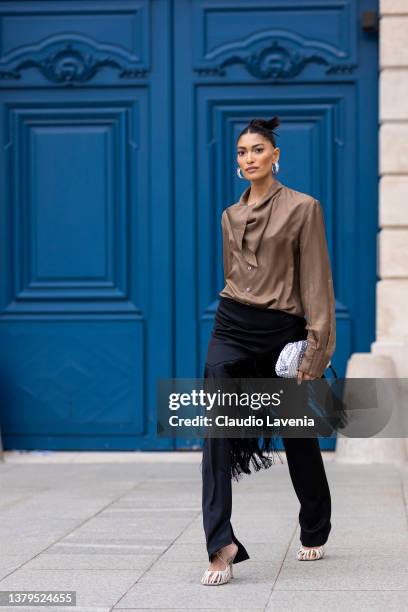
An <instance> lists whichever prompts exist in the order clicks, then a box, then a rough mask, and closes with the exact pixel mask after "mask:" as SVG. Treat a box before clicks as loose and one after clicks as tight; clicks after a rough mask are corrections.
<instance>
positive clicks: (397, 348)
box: [371, 340, 408, 378]
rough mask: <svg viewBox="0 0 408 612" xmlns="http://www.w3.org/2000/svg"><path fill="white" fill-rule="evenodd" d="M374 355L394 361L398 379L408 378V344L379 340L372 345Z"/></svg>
mask: <svg viewBox="0 0 408 612" xmlns="http://www.w3.org/2000/svg"><path fill="white" fill-rule="evenodd" d="M371 352H372V354H373V355H386V356H388V357H390V358H391V359H392V361H393V364H394V367H395V372H396V376H397V378H408V342H407V343H404V342H402V341H401V340H400V341H387V340H377V341H376V342H373V343H372V344H371Z"/></svg>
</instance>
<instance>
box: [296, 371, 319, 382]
mask: <svg viewBox="0 0 408 612" xmlns="http://www.w3.org/2000/svg"><path fill="white" fill-rule="evenodd" d="M315 378H316V376H313V375H312V374H308V373H307V372H300V371H299V370H298V371H297V384H298V385H300V383H301V382H302V380H314V379H315Z"/></svg>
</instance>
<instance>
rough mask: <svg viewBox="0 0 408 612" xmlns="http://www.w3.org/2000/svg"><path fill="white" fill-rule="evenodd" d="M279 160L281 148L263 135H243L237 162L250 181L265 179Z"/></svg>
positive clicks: (239, 143) (239, 144)
mask: <svg viewBox="0 0 408 612" xmlns="http://www.w3.org/2000/svg"><path fill="white" fill-rule="evenodd" d="M278 159H279V148H278V147H275V148H274V146H273V144H272V143H271V141H270V140H269V139H268V138H265V137H264V136H262V135H261V134H243V135H242V136H241V137H240V139H239V140H238V143H237V162H238V165H239V167H240V168H241V172H242V174H243V175H244V176H245V178H247V179H248V180H250V181H253V180H260V179H263V178H265V177H266V176H267V175H268V174H271V172H272V164H273V163H274V162H277V161H278Z"/></svg>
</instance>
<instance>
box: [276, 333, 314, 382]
mask: <svg viewBox="0 0 408 612" xmlns="http://www.w3.org/2000/svg"><path fill="white" fill-rule="evenodd" d="M306 347H307V340H298V341H297V342H289V343H288V344H286V345H285V346H284V347H283V349H282V350H281V352H280V353H279V357H278V360H277V362H276V365H275V372H276V374H277V375H278V376H281V377H282V378H296V377H297V370H298V367H299V364H300V362H301V360H302V357H303V355H304V354H305V351H306Z"/></svg>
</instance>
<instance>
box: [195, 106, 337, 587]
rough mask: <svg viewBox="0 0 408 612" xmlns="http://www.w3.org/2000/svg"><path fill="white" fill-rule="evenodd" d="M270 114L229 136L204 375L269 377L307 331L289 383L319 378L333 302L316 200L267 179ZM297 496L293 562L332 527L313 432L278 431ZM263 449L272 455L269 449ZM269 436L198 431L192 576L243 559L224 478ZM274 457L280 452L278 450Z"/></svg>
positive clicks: (254, 456)
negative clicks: (230, 158)
mask: <svg viewBox="0 0 408 612" xmlns="http://www.w3.org/2000/svg"><path fill="white" fill-rule="evenodd" d="M279 123H280V121H279V118H278V117H274V118H273V119H271V120H270V121H266V120H263V119H254V120H252V121H251V122H250V123H249V124H248V125H247V127H246V128H245V129H244V130H243V131H242V132H241V134H240V135H239V137H238V141H237V162H238V166H239V168H237V172H238V176H239V177H240V178H246V179H248V180H249V181H250V186H249V187H248V188H247V189H246V190H245V191H244V192H243V193H242V195H241V197H240V199H239V201H238V202H237V203H235V204H233V205H231V206H229V207H228V208H226V209H225V210H224V211H223V214H222V220H221V224H222V235H223V263H224V276H225V283H226V284H225V287H224V289H223V290H222V291H221V292H220V294H219V295H220V297H221V300H220V302H219V305H218V308H217V312H216V315H215V324H214V328H213V331H212V335H211V339H210V342H209V345H208V351H207V357H206V363H205V371H204V378H205V379H206V380H205V382H206V384H207V385H208V386H209V385H211V381H212V380H215V379H216V378H217V377H220V378H244V379H245V378H250V377H264V378H268V377H276V374H275V364H276V361H277V358H278V356H279V353H280V351H281V350H282V348H283V347H284V346H285V344H287V343H288V342H294V341H297V340H303V339H307V349H306V352H305V354H304V356H303V358H302V360H301V363H300V365H299V368H298V371H297V379H298V383H301V381H302V380H313V379H315V378H321V377H322V376H324V370H325V369H326V367H327V365H328V364H329V361H330V358H331V356H332V354H333V352H334V348H335V341H336V327H335V300H334V291H333V282H332V274H331V268H330V260H329V255H328V249H327V242H326V236H325V224H324V219H323V212H322V208H321V205H320V202H319V201H318V200H316V199H315V198H313V197H312V196H310V195H307V194H305V193H302V192H299V191H296V190H294V189H291V188H289V187H288V186H286V185H284V184H283V183H281V182H280V181H278V180H277V179H276V177H274V175H276V174H277V172H278V170H279V162H278V160H279V154H280V150H279V148H278V147H276V143H275V133H274V132H273V130H274V128H276V127H277V126H278V125H279ZM283 443H284V447H285V452H286V457H287V462H288V467H289V473H290V477H291V480H292V483H293V486H294V489H295V492H296V495H297V497H298V499H299V502H300V512H299V523H300V540H301V544H302V546H301V548H300V549H299V550H298V552H297V558H298V559H299V560H316V559H321V558H322V557H323V556H324V549H323V544H325V543H326V541H327V539H328V536H329V533H330V530H331V522H330V517H331V497H330V490H329V486H328V482H327V478H326V473H325V469H324V465H323V460H322V456H321V451H320V447H319V442H318V439H317V438H316V437H309V438H293V437H292V438H283ZM268 451H272V456H271V455H270V454H269V453H268ZM276 452H277V449H276V448H274V444H273V438H269V439H268V438H266V439H264V441H263V444H262V446H261V445H260V439H253V438H249V439H242V438H239V439H225V438H211V437H206V438H204V443H203V460H202V479H203V481H202V486H203V488H202V510H203V525H204V531H205V536H206V543H207V551H208V558H209V561H210V565H209V567H208V569H207V570H206V571H205V573H204V575H203V576H202V578H201V583H202V584H205V585H219V584H224V583H225V582H228V581H229V580H230V578H231V577H232V564H233V563H239V562H240V561H244V560H246V559H249V555H248V552H247V551H246V549H245V547H244V546H243V544H242V543H241V542H240V541H239V540H238V539H237V537H236V536H235V533H234V531H233V528H232V525H231V521H230V518H231V510H232V487H231V478H234V479H236V480H238V479H239V478H240V476H241V475H242V474H243V473H246V474H250V473H251V470H250V467H251V466H252V467H253V469H255V471H257V470H259V469H261V468H268V467H270V465H272V463H274V454H275V453H276ZM278 455H279V453H278Z"/></svg>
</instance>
